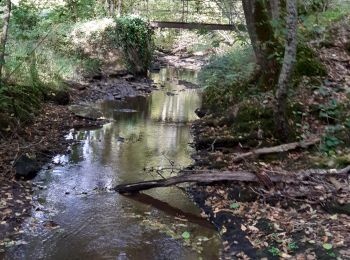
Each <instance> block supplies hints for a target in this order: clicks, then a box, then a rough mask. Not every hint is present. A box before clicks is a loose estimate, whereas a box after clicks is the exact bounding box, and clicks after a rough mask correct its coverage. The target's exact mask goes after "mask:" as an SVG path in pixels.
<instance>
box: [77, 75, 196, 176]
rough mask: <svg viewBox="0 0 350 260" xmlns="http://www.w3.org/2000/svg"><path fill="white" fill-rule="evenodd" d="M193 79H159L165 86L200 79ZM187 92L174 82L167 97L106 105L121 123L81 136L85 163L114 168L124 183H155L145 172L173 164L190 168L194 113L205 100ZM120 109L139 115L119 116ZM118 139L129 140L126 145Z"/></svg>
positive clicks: (158, 95) (108, 114)
mask: <svg viewBox="0 0 350 260" xmlns="http://www.w3.org/2000/svg"><path fill="white" fill-rule="evenodd" d="M192 73H193V72H189V73H188V74H184V73H183V72H180V73H179V72H178V71H176V70H164V71H161V73H160V74H159V77H160V78H164V79H165V81H167V80H168V79H169V78H172V79H178V78H181V79H183V78H184V79H185V80H189V79H193V77H194V76H193V74H192ZM181 89H182V88H181V87H178V86H176V85H173V83H171V82H170V83H169V82H168V83H167V84H166V87H165V90H164V91H158V92H157V91H156V92H154V93H153V94H152V95H151V96H149V97H137V98H129V99H126V100H125V101H123V102H115V101H107V102H104V103H101V109H102V111H103V113H104V115H105V117H107V118H113V119H115V122H113V123H110V124H107V125H105V126H103V127H102V128H101V129H98V130H95V131H86V132H83V133H84V134H80V138H81V139H83V140H84V145H83V148H82V149H83V156H84V158H85V160H90V161H96V162H99V164H102V165H104V166H107V165H108V166H109V167H111V168H113V169H114V170H113V171H114V174H115V175H116V176H118V178H120V179H122V180H124V181H137V180H143V179H145V178H147V177H151V176H144V174H143V169H144V168H149V167H158V166H160V167H167V166H169V161H168V159H167V158H169V159H171V160H173V161H175V163H176V164H177V165H184V166H185V165H187V164H189V163H190V156H189V146H188V142H190V140H191V136H190V133H189V129H188V125H187V122H189V121H192V120H194V119H195V118H196V116H195V114H194V110H195V109H196V108H197V107H199V106H200V97H199V95H198V92H197V91H196V90H186V91H180V90H181ZM171 90H176V91H175V93H176V95H174V96H172V95H167V94H166V92H167V91H171ZM118 109H134V110H137V111H138V112H136V113H120V112H116V110H118ZM118 137H123V138H124V142H121V140H120V139H118ZM163 153H165V155H166V157H167V158H166V157H164V156H163Z"/></svg>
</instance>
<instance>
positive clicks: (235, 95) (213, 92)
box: [198, 47, 255, 109]
mask: <svg viewBox="0 0 350 260" xmlns="http://www.w3.org/2000/svg"><path fill="white" fill-rule="evenodd" d="M254 70H255V61H254V57H253V51H252V49H251V48H248V47H238V48H235V49H234V50H232V51H231V52H229V53H226V54H224V55H221V56H217V57H214V58H212V60H211V61H210V62H209V64H208V65H206V66H204V67H203V68H202V70H201V71H200V73H199V76H198V77H199V82H200V84H201V85H202V86H203V87H204V88H205V90H204V96H203V103H204V106H206V107H208V108H215V107H216V108H218V107H220V108H222V109H225V108H227V106H228V105H229V104H232V103H233V102H237V101H239V100H241V99H242V98H244V97H245V96H246V95H247V92H249V91H252V89H249V88H247V83H248V81H249V79H250V77H251V76H252V74H253V72H254Z"/></svg>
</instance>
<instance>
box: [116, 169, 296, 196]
mask: <svg viewBox="0 0 350 260" xmlns="http://www.w3.org/2000/svg"><path fill="white" fill-rule="evenodd" d="M269 177H270V179H271V181H272V182H281V181H284V182H294V181H295V179H293V178H288V177H285V176H269ZM217 181H243V182H259V179H258V178H257V176H256V175H255V174H254V173H251V172H245V171H237V172H227V171H224V172H205V173H194V174H184V175H181V176H176V177H171V178H168V179H159V180H153V181H143V182H137V183H130V184H120V185H117V186H116V187H115V188H114V189H115V190H116V191H118V192H120V193H126V192H137V191H141V190H148V189H152V188H158V187H169V186H172V185H176V184H179V183H185V182H198V183H211V182H217Z"/></svg>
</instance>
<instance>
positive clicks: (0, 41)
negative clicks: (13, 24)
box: [0, 0, 11, 87]
mask: <svg viewBox="0 0 350 260" xmlns="http://www.w3.org/2000/svg"><path fill="white" fill-rule="evenodd" d="M10 16H11V0H7V1H6V7H5V10H4V16H3V17H4V18H3V19H4V22H3V23H4V25H3V27H2V33H1V38H0V87H1V85H2V76H3V73H2V71H3V67H4V64H5V50H6V42H7V35H8V29H9V25H10Z"/></svg>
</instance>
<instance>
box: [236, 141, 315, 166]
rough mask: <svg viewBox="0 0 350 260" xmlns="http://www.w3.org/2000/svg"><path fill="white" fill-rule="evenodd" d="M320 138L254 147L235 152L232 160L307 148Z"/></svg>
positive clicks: (237, 160)
mask: <svg viewBox="0 0 350 260" xmlns="http://www.w3.org/2000/svg"><path fill="white" fill-rule="evenodd" d="M320 140H321V139H320V138H314V139H310V140H305V141H300V142H294V143H289V144H282V145H278V146H273V147H264V148H260V149H256V150H253V151H250V152H247V153H242V154H237V155H236V157H235V158H234V159H233V162H240V161H242V160H243V159H246V158H248V157H253V156H260V155H266V154H273V153H284V152H288V151H292V150H295V149H298V148H308V147H309V146H312V145H315V144H317V143H319V142H320Z"/></svg>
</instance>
